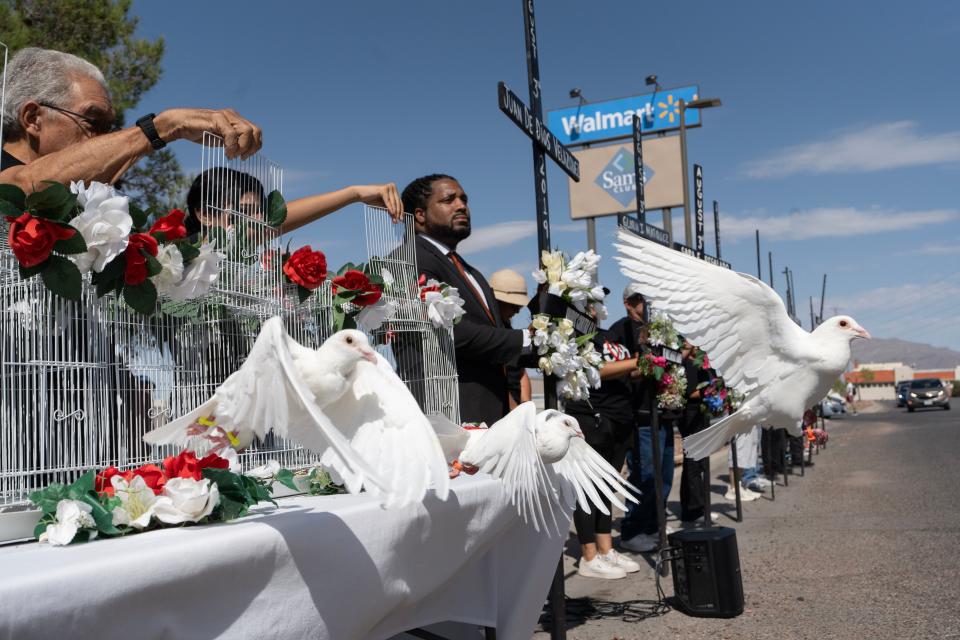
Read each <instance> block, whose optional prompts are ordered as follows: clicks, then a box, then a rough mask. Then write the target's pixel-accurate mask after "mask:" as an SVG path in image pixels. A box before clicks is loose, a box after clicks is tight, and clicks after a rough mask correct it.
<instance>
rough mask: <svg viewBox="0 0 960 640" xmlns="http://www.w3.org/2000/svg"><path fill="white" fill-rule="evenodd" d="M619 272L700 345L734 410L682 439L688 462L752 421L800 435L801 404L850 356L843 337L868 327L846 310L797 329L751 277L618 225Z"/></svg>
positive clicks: (816, 396)
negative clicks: (734, 393)
mask: <svg viewBox="0 0 960 640" xmlns="http://www.w3.org/2000/svg"><path fill="white" fill-rule="evenodd" d="M617 239H618V243H617V244H616V247H617V250H618V251H619V254H620V255H618V256H617V261H618V262H619V263H620V270H621V272H622V273H623V274H624V275H625V276H626V277H627V278H628V279H630V280H631V281H633V282H635V283H637V284H638V285H639V287H640V289H641V292H642V293H643V295H644V296H645V297H646V298H647V300H648V301H649V302H650V303H651V304H652V305H653V306H655V307H656V308H657V309H659V310H661V311H662V312H664V313H665V314H666V315H667V317H669V318H670V320H671V321H672V322H673V324H674V326H675V327H676V328H677V330H678V331H679V332H680V333H682V334H684V336H686V337H687V339H689V340H690V342H692V343H694V344H696V345H698V346H699V347H700V348H701V349H703V350H704V351H706V352H707V354H708V355H709V357H710V361H711V363H713V367H714V368H715V369H716V370H717V371H718V372H719V373H720V375H722V376H723V378H724V380H725V381H726V384H727V385H728V386H730V387H734V388H736V389H738V390H740V391H741V392H742V393H744V395H745V399H744V402H743V404H742V405H741V406H740V408H739V409H738V410H737V411H736V412H734V413H732V414H730V415H729V416H726V417H724V418H722V419H720V420H718V421H717V422H715V423H714V424H712V425H711V426H710V427H709V428H708V429H705V430H703V431H700V432H699V433H696V434H693V435H691V436H688V437H686V438H684V440H683V448H684V451H685V452H686V455H687V456H688V457H690V458H693V459H695V460H699V459H701V458H705V457H706V456H708V455H710V454H711V453H713V452H714V451H717V450H719V449H720V448H722V447H723V446H724V445H725V444H727V443H728V442H729V441H730V438H732V437H733V436H735V435H737V434H740V433H746V432H748V431H750V429H752V428H753V425H756V424H762V425H764V426H765V427H778V428H780V427H782V428H786V429H787V430H788V432H789V433H791V434H793V435H800V434H801V429H800V420H801V418H802V417H803V412H804V410H805V409H806V408H807V407H810V406H813V405H814V404H816V403H817V402H819V401H820V399H821V398H823V396H824V395H826V393H827V391H829V390H830V388H831V387H832V386H833V383H834V382H835V381H836V380H837V378H838V377H839V375H840V374H841V372H843V370H844V369H845V368H846V366H847V363H848V362H849V360H850V343H851V341H853V340H855V339H857V338H867V339H869V338H870V334H869V333H867V331H866V330H865V329H864V328H863V327H861V326H860V325H859V324H857V322H856V321H855V320H854V319H853V318H851V317H849V316H835V317H833V318H828V319H827V320H825V321H824V322H823V323H822V324H820V325H819V326H818V327H817V328H816V329H814V330H813V331H812V332H807V331H805V330H804V329H803V328H801V327H800V326H798V325H797V324H796V323H795V322H793V320H791V319H790V317H789V315H788V314H787V311H786V308H785V307H784V305H783V301H782V300H781V299H780V297H779V296H778V295H777V294H776V292H775V291H774V290H773V289H771V288H770V287H769V286H767V285H766V284H764V283H763V282H762V281H761V280H758V279H757V278H754V277H753V276H750V275H747V274H745V273H737V272H735V271H731V270H729V269H724V268H722V267H718V266H715V265H712V264H709V263H707V262H705V261H703V260H700V259H698V258H695V257H693V256H689V255H686V254H684V253H680V252H679V251H674V250H673V249H669V248H667V247H664V246H662V245H659V244H657V243H654V242H650V241H648V240H644V239H643V238H640V237H638V236H635V235H633V234H632V233H629V232H627V231H624V230H622V229H621V230H620V231H618V234H617Z"/></svg>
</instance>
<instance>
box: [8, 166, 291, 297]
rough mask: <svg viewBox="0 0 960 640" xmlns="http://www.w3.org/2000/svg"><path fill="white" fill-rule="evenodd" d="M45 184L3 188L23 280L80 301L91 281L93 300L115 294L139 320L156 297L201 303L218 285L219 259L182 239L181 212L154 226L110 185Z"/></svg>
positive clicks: (204, 246) (207, 247)
mask: <svg viewBox="0 0 960 640" xmlns="http://www.w3.org/2000/svg"><path fill="white" fill-rule="evenodd" d="M45 184H46V185H47V186H46V187H45V188H43V189H42V190H40V191H36V192H34V193H31V194H30V195H26V194H24V192H23V191H21V190H20V189H19V188H18V187H16V186H14V185H9V184H5V185H0V214H3V216H4V217H5V218H6V220H7V222H8V223H9V230H8V235H7V242H8V244H9V246H10V250H11V251H12V252H13V255H14V256H15V257H16V259H17V261H18V263H19V268H20V277H21V278H23V279H28V278H33V277H35V276H40V278H41V280H42V281H43V284H44V286H45V287H46V288H47V289H49V290H50V291H51V292H52V293H54V294H55V295H58V296H60V297H62V298H65V299H67V300H79V299H80V294H81V291H82V288H83V279H84V277H85V276H87V274H89V278H90V284H91V285H92V286H94V287H96V293H97V296H98V297H103V296H105V295H106V294H108V293H116V295H117V296H118V297H122V298H123V300H124V301H125V302H126V303H127V304H128V305H129V306H130V307H131V308H132V309H134V310H135V311H137V312H139V313H142V314H144V315H152V314H153V312H154V311H155V309H156V303H157V298H158V297H159V296H165V297H167V298H169V299H172V300H178V301H184V300H192V299H196V298H200V297H202V296H204V295H205V294H206V293H207V292H208V291H209V290H210V287H211V286H213V284H214V283H215V282H216V281H217V278H218V277H219V273H220V262H221V261H222V260H223V258H224V256H223V254H222V253H220V252H219V251H217V250H215V247H214V245H213V244H212V243H209V242H205V241H200V242H197V243H193V242H191V241H190V240H188V239H187V230H186V226H185V225H184V217H185V216H184V213H183V211H180V210H179V209H174V210H172V211H170V212H169V213H167V214H166V215H163V216H155V217H154V219H153V222H152V224H151V223H150V217H149V216H148V215H147V213H146V212H144V211H142V210H140V209H139V208H138V207H136V206H135V205H133V204H131V203H130V201H129V198H127V197H126V196H124V195H121V194H120V193H118V192H117V191H116V190H115V189H114V188H113V187H111V186H109V185H106V184H102V183H100V182H92V183H90V184H89V185H85V184H84V183H83V182H82V181H81V182H75V183H72V184H71V185H70V188H69V189H68V188H67V187H65V186H63V185H62V184H59V183H55V182H46V183H45ZM277 197H279V194H278V196H277ZM275 199H276V198H275Z"/></svg>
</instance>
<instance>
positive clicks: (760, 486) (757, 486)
mask: <svg viewBox="0 0 960 640" xmlns="http://www.w3.org/2000/svg"><path fill="white" fill-rule="evenodd" d="M771 484H772V483H771V482H770V481H769V480H767V479H766V478H761V477H759V476H757V477H756V478H751V480H750V482H748V483H747V489H750V490H751V491H757V492H760V493H762V492H764V491H766V490H767V489H769V488H770V485H771Z"/></svg>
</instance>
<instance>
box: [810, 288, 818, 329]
mask: <svg viewBox="0 0 960 640" xmlns="http://www.w3.org/2000/svg"><path fill="white" fill-rule="evenodd" d="M816 328H817V320H816V318H815V317H814V316H813V296H810V331H813V330H814V329H816Z"/></svg>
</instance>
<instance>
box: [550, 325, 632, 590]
mask: <svg viewBox="0 0 960 640" xmlns="http://www.w3.org/2000/svg"><path fill="white" fill-rule="evenodd" d="M617 338H618V335H617V334H615V333H614V334H611V333H609V332H604V331H601V332H598V334H597V335H596V336H595V337H594V347H595V348H596V349H597V351H599V352H600V353H601V354H603V360H604V365H603V366H602V367H601V369H600V379H601V380H602V383H601V386H600V388H599V389H594V390H592V391H591V392H590V399H589V401H587V400H580V401H576V402H568V403H566V404H565V405H564V409H563V410H564V412H565V413H566V414H567V415H570V416H572V417H574V418H576V420H577V422H578V423H579V424H580V430H581V431H582V432H583V436H584V439H585V440H586V441H587V444H589V445H590V446H591V447H593V448H594V449H595V450H596V451H597V453H599V454H600V455H602V456H603V457H604V459H605V460H606V461H607V462H609V463H610V464H611V466H613V468H614V469H617V470H618V471H619V470H620V469H621V468H622V467H623V463H624V459H625V458H626V455H627V450H628V449H629V448H630V446H631V445H632V442H633V431H634V419H633V399H632V392H631V388H630V382H629V376H630V374H631V373H632V372H633V371H636V368H637V358H636V356H634V355H633V354H631V353H630V351H629V350H628V349H627V348H626V347H625V346H624V345H623V344H621V343H619V342H617V341H616V340H617ZM602 499H603V502H604V504H606V506H607V510H608V511H610V509H611V505H610V501H609V500H608V499H606V498H602ZM573 521H574V523H575V524H576V527H577V538H578V539H579V540H580V550H581V555H580V566H579V568H578V569H577V572H578V573H579V574H580V575H582V576H586V577H589V578H606V579H615V578H623V577H625V576H626V574H627V573H632V572H634V571H639V570H640V566H639V565H638V564H637V563H636V562H634V561H633V560H630V559H629V558H626V557H624V556H621V555H620V554H619V553H617V552H616V551H615V550H614V548H613V537H612V536H611V533H610V532H611V529H612V521H613V518H612V516H611V514H610V513H607V514H603V513H601V512H600V510H599V509H593V510H592V511H591V512H590V513H587V512H586V511H584V510H583V509H581V508H580V507H579V506H577V510H576V511H575V512H574V514H573Z"/></svg>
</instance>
